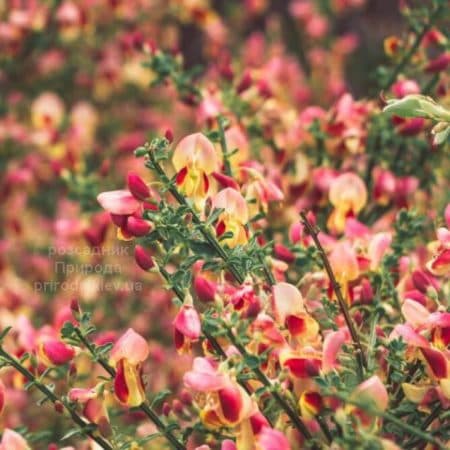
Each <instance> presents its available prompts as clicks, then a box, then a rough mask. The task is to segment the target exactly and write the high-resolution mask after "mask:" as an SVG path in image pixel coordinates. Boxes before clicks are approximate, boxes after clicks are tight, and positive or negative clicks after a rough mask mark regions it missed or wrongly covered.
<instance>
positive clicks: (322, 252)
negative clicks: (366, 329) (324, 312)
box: [300, 211, 367, 375]
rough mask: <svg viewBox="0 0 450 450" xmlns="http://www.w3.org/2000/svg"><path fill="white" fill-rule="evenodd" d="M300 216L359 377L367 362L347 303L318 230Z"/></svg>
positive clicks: (304, 215)
mask: <svg viewBox="0 0 450 450" xmlns="http://www.w3.org/2000/svg"><path fill="white" fill-rule="evenodd" d="M300 216H301V217H302V221H303V225H304V226H305V228H306V231H307V232H308V233H309V235H310V236H311V237H312V239H313V241H314V244H315V246H316V248H317V250H318V251H319V255H320V258H321V260H322V264H323V266H324V267H325V270H326V272H327V274H328V278H329V280H330V283H331V287H332V288H333V291H334V292H335V294H336V297H337V300H338V303H339V308H340V310H341V312H342V314H343V315H344V319H345V323H346V324H347V327H348V329H349V331H350V335H351V337H352V341H353V343H354V344H355V346H356V355H357V360H358V365H359V369H360V375H362V373H363V372H364V369H367V361H366V358H365V356H364V352H363V348H362V345H361V341H360V339H359V336H358V333H357V331H356V328H355V325H354V324H353V320H352V318H351V316H350V312H349V310H348V307H347V303H346V301H345V299H344V296H343V295H342V291H341V286H340V285H339V283H338V282H337V280H336V277H335V275H334V272H333V269H332V267H331V264H330V261H329V260H328V256H327V254H326V253H325V250H324V249H323V247H322V244H321V243H320V240H319V232H318V230H317V229H316V228H315V227H313V226H312V225H311V222H310V221H309V220H308V218H307V217H306V213H305V212H303V211H302V212H301V213H300Z"/></svg>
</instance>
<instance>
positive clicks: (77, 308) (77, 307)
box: [70, 298, 81, 314]
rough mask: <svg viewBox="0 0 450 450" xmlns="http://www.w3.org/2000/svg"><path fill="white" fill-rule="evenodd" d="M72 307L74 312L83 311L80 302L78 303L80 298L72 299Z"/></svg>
mask: <svg viewBox="0 0 450 450" xmlns="http://www.w3.org/2000/svg"><path fill="white" fill-rule="evenodd" d="M70 309H71V311H72V312H73V313H74V314H79V312H80V311H81V309H80V304H79V303H78V300H77V299H76V298H73V299H72V300H70Z"/></svg>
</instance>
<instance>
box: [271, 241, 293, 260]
mask: <svg viewBox="0 0 450 450" xmlns="http://www.w3.org/2000/svg"><path fill="white" fill-rule="evenodd" d="M274 253H275V257H276V258H278V259H281V260H282V261H284V262H286V263H288V264H291V263H293V262H294V261H295V255H294V253H292V252H291V251H290V250H289V249H288V248H287V247H285V246H284V245H282V244H275V245H274Z"/></svg>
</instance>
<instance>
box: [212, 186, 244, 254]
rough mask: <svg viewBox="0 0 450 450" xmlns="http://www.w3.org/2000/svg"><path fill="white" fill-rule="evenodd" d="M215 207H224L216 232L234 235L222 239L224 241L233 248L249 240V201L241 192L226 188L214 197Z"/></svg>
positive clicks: (218, 234) (220, 234) (219, 234)
mask: <svg viewBox="0 0 450 450" xmlns="http://www.w3.org/2000/svg"><path fill="white" fill-rule="evenodd" d="M213 208H216V209H223V210H224V211H223V212H222V213H221V214H220V215H219V218H218V221H217V225H216V233H217V236H218V237H220V236H222V235H223V234H225V233H227V232H231V233H232V236H231V237H228V238H225V239H223V240H222V242H223V243H225V244H227V245H228V246H229V247H231V248H233V247H236V246H237V245H243V244H245V243H246V242H247V240H248V233H247V229H246V227H245V225H246V224H247V222H248V220H249V215H248V207H247V202H246V201H245V199H244V197H242V195H241V194H240V192H238V191H236V190H235V189H232V188H225V189H223V190H222V191H220V192H219V193H217V194H216V195H215V197H214V198H213Z"/></svg>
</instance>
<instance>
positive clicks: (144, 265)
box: [134, 245, 155, 271]
mask: <svg viewBox="0 0 450 450" xmlns="http://www.w3.org/2000/svg"><path fill="white" fill-rule="evenodd" d="M134 259H135V261H136V263H137V265H138V266H139V267H140V268H141V269H142V270H145V271H147V270H150V269H152V268H153V267H155V261H154V260H153V257H152V255H151V253H150V251H149V250H147V249H146V248H144V247H142V246H141V245H136V247H134Z"/></svg>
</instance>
